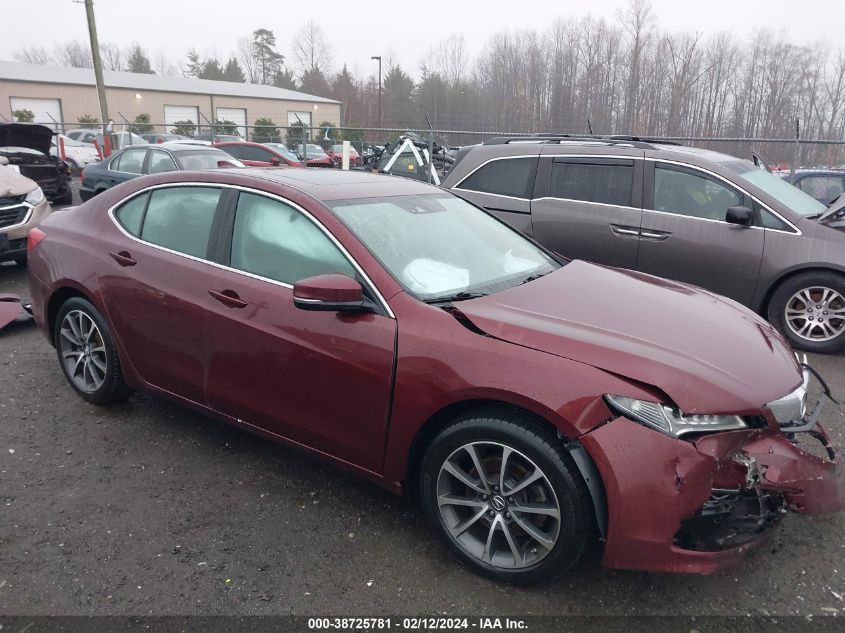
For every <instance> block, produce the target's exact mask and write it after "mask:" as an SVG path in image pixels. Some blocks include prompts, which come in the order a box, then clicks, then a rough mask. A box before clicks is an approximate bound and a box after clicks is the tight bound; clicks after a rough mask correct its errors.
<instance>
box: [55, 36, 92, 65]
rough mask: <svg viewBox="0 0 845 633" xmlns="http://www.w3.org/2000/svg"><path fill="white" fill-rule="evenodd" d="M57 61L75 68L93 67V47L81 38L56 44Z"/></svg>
mask: <svg viewBox="0 0 845 633" xmlns="http://www.w3.org/2000/svg"><path fill="white" fill-rule="evenodd" d="M55 50H56V53H55V56H56V61H58V62H59V64H60V65H62V66H71V67H73V68H92V67H93V65H94V64H93V62H92V61H91V49H90V48H88V45H87V44H83V43H82V42H80V41H79V40H70V41H69V42H64V43H61V44H56V49H55Z"/></svg>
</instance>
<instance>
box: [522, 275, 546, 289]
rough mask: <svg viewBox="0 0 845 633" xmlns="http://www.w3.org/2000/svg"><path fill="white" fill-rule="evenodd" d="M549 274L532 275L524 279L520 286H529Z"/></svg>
mask: <svg viewBox="0 0 845 633" xmlns="http://www.w3.org/2000/svg"><path fill="white" fill-rule="evenodd" d="M548 274H549V273H535V274H533V275H530V276H528V277H526V278H525V279H523V280H522V281H520V282H519V285H520V286H521V285H523V284H527V283H528V282H531V281H536V280H537V279H539V278H540V277H545V276H546V275H548Z"/></svg>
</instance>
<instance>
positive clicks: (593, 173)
mask: <svg viewBox="0 0 845 633" xmlns="http://www.w3.org/2000/svg"><path fill="white" fill-rule="evenodd" d="M443 186H444V187H446V188H448V189H450V190H452V191H454V192H455V193H457V194H459V195H461V196H463V197H465V198H467V199H468V200H471V201H472V202H475V203H476V204H478V205H480V206H482V207H484V208H486V209H487V210H488V211H490V212H491V213H493V214H494V215H496V216H498V217H499V218H501V219H503V220H504V221H506V222H508V223H509V224H511V225H513V226H515V227H516V228H518V229H520V230H522V231H523V232H525V233H527V234H528V235H530V236H533V237H534V238H535V239H536V240H537V241H539V242H540V243H541V244H543V245H545V246H546V247H548V248H551V249H553V250H555V251H557V252H558V253H560V254H562V255H565V256H567V257H570V258H575V259H585V260H589V261H593V262H597V263H601V264H608V265H611V266H618V267H621V268H630V269H632V270H638V271H642V272H645V273H651V274H654V275H658V276H661V277H667V278H669V279H674V280H677V281H683V282H687V283H690V284H694V285H696V286H701V287H702V288H706V289H708V290H712V291H714V292H717V293H719V294H722V295H725V296H727V297H730V298H731V299H734V300H736V301H738V302H739V303H742V304H744V305H746V306H749V307H750V308H752V309H753V310H755V311H757V312H759V313H760V314H762V315H764V316H766V317H767V318H768V319H769V321H770V322H771V323H773V324H774V325H775V326H776V327H777V328H778V329H779V330H780V331H781V332H782V333H783V334H784V335H785V336H786V337H787V338H788V339H789V340H790V341H791V342H792V343H793V344H794V345H795V346H796V347H798V348H801V349H805V350H808V351H813V352H834V351H837V350H840V349H842V348H843V347H845V234H843V233H842V232H841V231H840V230H838V229H845V220H843V219H842V217H841V214H840V212H839V211H836V210H835V209H833V208H832V209H831V210H830V211H829V210H828V209H827V207H825V206H824V205H823V204H821V203H820V202H818V201H817V200H814V199H813V198H811V197H810V196H808V195H807V194H805V193H803V192H802V191H800V190H799V189H797V188H795V187H793V186H792V185H790V184H789V183H786V182H784V181H783V180H782V179H781V178H778V177H777V176H774V175H772V174H771V173H769V172H768V171H765V170H763V169H760V168H758V167H756V166H755V165H754V164H753V163H752V162H751V161H747V160H742V159H739V158H736V157H734V156H728V155H725V154H719V153H717V152H712V151H708V150H702V149H696V148H692V147H685V146H682V145H677V144H670V143H666V142H650V141H647V140H644V139H640V138H637V137H618V136H614V137H581V138H578V137H569V136H534V137H500V138H494V139H490V140H489V141H487V142H485V143H483V144H482V145H476V146H473V147H470V148H466V149H464V150H462V151H461V152H459V154H458V156H457V163H456V164H455V166H454V167H453V168H452V170H451V172H450V173H449V175H448V176H447V178H446V179H445V180H444V182H443ZM574 300H577V299H574ZM678 318H679V319H683V318H684V315H682V314H679V315H678ZM714 327H718V324H714Z"/></svg>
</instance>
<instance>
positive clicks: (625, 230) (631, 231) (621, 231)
mask: <svg viewBox="0 0 845 633" xmlns="http://www.w3.org/2000/svg"><path fill="white" fill-rule="evenodd" d="M610 230H611V231H613V233H614V234H616V235H619V236H620V237H622V236H626V237H636V236H638V235H639V234H640V231H639V229H635V228H632V227H627V226H619V225H617V224H611V225H610Z"/></svg>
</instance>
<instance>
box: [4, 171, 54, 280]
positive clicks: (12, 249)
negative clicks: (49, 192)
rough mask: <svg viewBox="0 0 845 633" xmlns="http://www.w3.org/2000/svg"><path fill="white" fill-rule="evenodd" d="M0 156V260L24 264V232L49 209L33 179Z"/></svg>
mask: <svg viewBox="0 0 845 633" xmlns="http://www.w3.org/2000/svg"><path fill="white" fill-rule="evenodd" d="M6 160H7V159H6V158H5V157H3V156H0V262H5V261H9V260H11V261H13V262H15V263H16V264H17V265H18V266H26V244H27V242H26V234H27V233H28V232H29V229H31V228H32V227H34V226H36V225H37V224H38V223H39V222H41V220H43V219H44V218H46V217H47V216H48V215H49V213H50V203H49V202H47V198H46V196H45V195H44V192H43V191H42V190H41V187H39V186H38V183H37V182H35V181H34V180H31V179H29V178H27V177H26V176H23V175H21V173H20V172H19V171H17V170H15V169H12V168H11V167H9V166H8V165H7V164H6Z"/></svg>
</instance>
